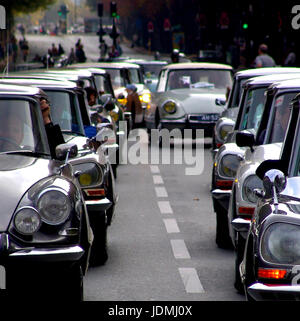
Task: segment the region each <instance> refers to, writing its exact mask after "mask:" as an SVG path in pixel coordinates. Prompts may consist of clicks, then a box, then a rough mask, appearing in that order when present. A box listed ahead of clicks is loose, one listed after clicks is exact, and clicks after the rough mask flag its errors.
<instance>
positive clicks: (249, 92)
mask: <svg viewBox="0 0 300 321" xmlns="http://www.w3.org/2000/svg"><path fill="white" fill-rule="evenodd" d="M299 75H300V74H297V73H292V74H288V73H287V74H274V75H268V76H260V77H255V78H253V79H252V78H251V79H249V80H248V81H247V82H246V83H245V84H244V86H243V87H244V91H243V94H242V98H241V102H240V107H239V111H238V116H237V119H236V122H235V127H234V130H233V132H231V133H230V134H229V135H228V136H227V138H226V142H225V144H223V145H222V146H221V147H220V148H219V149H218V152H217V153H216V155H215V159H214V164H213V168H212V186H211V195H212V199H213V206H214V211H215V213H216V243H217V245H218V246H219V247H232V241H231V238H230V237H229V228H228V208H229V200H230V195H231V192H232V184H233V182H234V179H235V177H236V173H237V170H238V168H239V166H240V163H241V161H242V160H243V159H244V157H245V151H246V148H245V147H239V146H238V145H237V144H236V133H237V132H240V131H247V132H248V133H256V131H257V129H258V127H259V123H260V121H261V116H262V114H263V110H264V106H265V104H264V103H265V91H266V89H267V88H268V87H269V86H270V85H271V84H272V83H274V82H276V81H281V80H286V79H292V78H297V77H299Z"/></svg>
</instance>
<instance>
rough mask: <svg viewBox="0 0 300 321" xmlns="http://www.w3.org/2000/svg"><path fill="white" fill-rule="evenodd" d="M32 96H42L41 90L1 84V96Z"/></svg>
mask: <svg viewBox="0 0 300 321" xmlns="http://www.w3.org/2000/svg"><path fill="white" fill-rule="evenodd" d="M3 94H5V95H14V96H15V95H20V96H23V95H30V96H34V95H37V94H40V89H39V88H35V87H30V86H22V85H15V84H2V83H0V95H3Z"/></svg>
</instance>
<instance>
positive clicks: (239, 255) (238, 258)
mask: <svg viewBox="0 0 300 321" xmlns="http://www.w3.org/2000/svg"><path fill="white" fill-rule="evenodd" d="M245 243H246V242H245V240H244V239H243V238H242V237H241V235H240V233H237V240H236V247H235V280H234V287H235V288H236V290H237V291H238V293H240V294H245V291H244V286H243V283H242V280H241V276H240V264H241V263H242V261H243V257H244V251H245Z"/></svg>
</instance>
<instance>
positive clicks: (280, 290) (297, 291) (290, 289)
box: [247, 282, 300, 300]
mask: <svg viewBox="0 0 300 321" xmlns="http://www.w3.org/2000/svg"><path fill="white" fill-rule="evenodd" d="M247 292H248V293H249V295H250V296H251V297H253V298H254V299H255V300H266V299H264V298H263V294H267V293H269V294H272V293H273V294H274V296H276V295H280V294H287V293H289V294H291V295H294V296H295V299H296V297H300V285H281V286H276V285H272V286H268V285H265V284H262V283H260V282H256V283H254V284H252V285H251V286H249V287H248V288H247ZM269 300H270V299H269Z"/></svg>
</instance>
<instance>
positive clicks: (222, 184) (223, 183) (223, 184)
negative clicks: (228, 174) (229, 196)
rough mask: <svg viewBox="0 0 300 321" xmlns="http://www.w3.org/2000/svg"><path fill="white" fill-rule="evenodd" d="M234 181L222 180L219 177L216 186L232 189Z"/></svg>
mask: <svg viewBox="0 0 300 321" xmlns="http://www.w3.org/2000/svg"><path fill="white" fill-rule="evenodd" d="M232 184H233V181H231V180H220V179H218V180H217V181H216V186H217V187H219V188H220V189H231V188H232Z"/></svg>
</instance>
